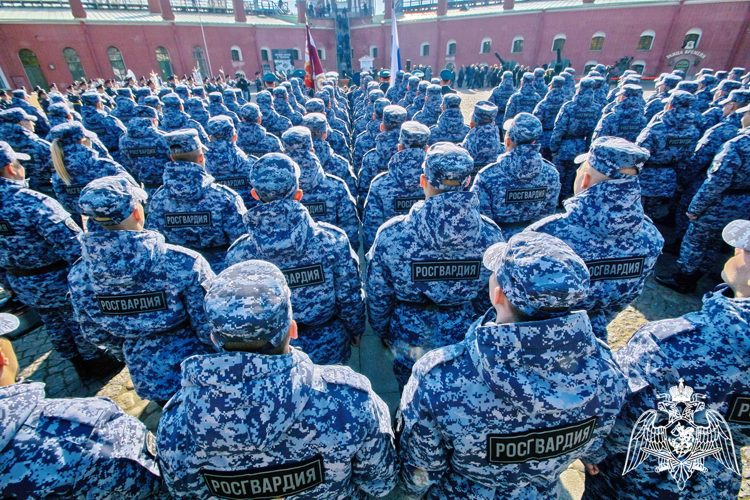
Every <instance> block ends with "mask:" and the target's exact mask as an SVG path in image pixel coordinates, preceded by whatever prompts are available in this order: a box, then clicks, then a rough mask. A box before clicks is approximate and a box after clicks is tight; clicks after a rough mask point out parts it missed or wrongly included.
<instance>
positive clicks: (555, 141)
mask: <svg viewBox="0 0 750 500" xmlns="http://www.w3.org/2000/svg"><path fill="white" fill-rule="evenodd" d="M567 111H568V110H567V106H565V105H564V106H563V107H562V108H561V109H560V112H559V113H557V118H555V128H554V129H552V136H551V137H550V139H549V150H550V151H552V152H553V153H556V152H557V150H558V149H560V146H561V145H562V140H563V137H564V136H565V132H566V131H567V130H568V122H569V121H570V113H568V112H567Z"/></svg>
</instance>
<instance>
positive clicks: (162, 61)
mask: <svg viewBox="0 0 750 500" xmlns="http://www.w3.org/2000/svg"><path fill="white" fill-rule="evenodd" d="M156 61H157V62H158V63H159V71H160V72H161V78H162V80H164V81H166V80H167V78H169V77H170V76H172V75H174V71H172V61H171V60H170V59H169V52H168V51H167V49H165V48H164V47H156Z"/></svg>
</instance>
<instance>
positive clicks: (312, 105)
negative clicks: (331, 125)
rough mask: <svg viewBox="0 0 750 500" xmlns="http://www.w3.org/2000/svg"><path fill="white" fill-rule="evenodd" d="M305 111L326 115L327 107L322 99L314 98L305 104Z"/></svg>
mask: <svg viewBox="0 0 750 500" xmlns="http://www.w3.org/2000/svg"><path fill="white" fill-rule="evenodd" d="M305 111H307V112H308V113H325V111H326V105H325V103H324V102H323V100H322V99H318V98H317V97H314V98H312V99H308V100H307V102H306V103H305Z"/></svg>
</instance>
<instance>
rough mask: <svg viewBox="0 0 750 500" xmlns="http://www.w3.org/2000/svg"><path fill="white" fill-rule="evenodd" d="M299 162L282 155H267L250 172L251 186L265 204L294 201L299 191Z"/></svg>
mask: <svg viewBox="0 0 750 500" xmlns="http://www.w3.org/2000/svg"><path fill="white" fill-rule="evenodd" d="M299 177H300V169H299V166H298V165H297V162H295V161H294V160H292V159H291V158H289V157H288V156H287V155H285V154H282V153H267V154H265V155H263V156H261V157H260V159H258V161H257V162H255V164H254V165H253V169H252V171H251V172H250V185H251V186H253V189H254V191H255V193H256V194H257V196H258V198H260V201H261V202H263V203H270V202H272V201H277V200H286V199H292V198H293V197H294V196H295V194H296V193H297V190H298V189H299Z"/></svg>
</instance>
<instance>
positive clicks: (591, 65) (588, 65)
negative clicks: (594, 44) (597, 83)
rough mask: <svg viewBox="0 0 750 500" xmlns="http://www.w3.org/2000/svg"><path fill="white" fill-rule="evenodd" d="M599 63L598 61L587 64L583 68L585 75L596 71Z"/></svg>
mask: <svg viewBox="0 0 750 500" xmlns="http://www.w3.org/2000/svg"><path fill="white" fill-rule="evenodd" d="M597 64H598V63H597V62H596V61H589V62H587V63H586V65H585V66H584V67H583V74H584V75H588V73H589V71H591V70H592V69H594V68H595V67H596V65H597Z"/></svg>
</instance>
